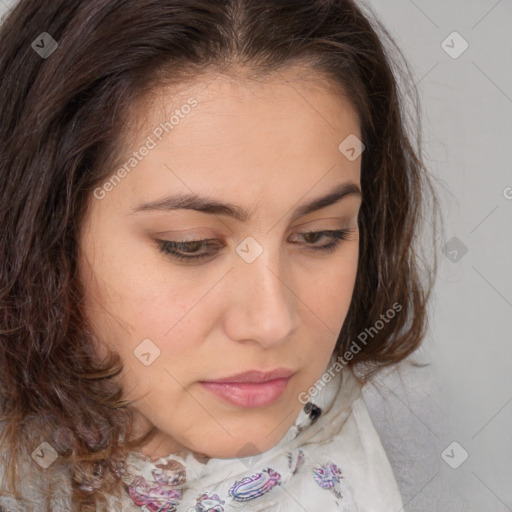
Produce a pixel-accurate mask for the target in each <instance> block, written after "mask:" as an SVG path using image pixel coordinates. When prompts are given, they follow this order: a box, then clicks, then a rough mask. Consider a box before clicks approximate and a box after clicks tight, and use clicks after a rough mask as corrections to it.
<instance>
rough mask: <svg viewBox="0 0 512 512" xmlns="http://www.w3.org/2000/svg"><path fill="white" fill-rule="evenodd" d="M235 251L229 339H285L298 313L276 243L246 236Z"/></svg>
mask: <svg viewBox="0 0 512 512" xmlns="http://www.w3.org/2000/svg"><path fill="white" fill-rule="evenodd" d="M236 251H237V253H238V259H237V260H236V264H235V269H234V273H233V276H232V277H233V279H234V280H235V282H236V283H237V286H238V287H239V290H237V293H236V294H235V296H236V299H235V301H234V303H232V304H231V305H230V311H229V312H228V314H229V318H228V323H227V326H228V329H229V330H230V331H231V332H230V333H228V334H229V335H230V336H231V337H232V339H238V340H242V339H254V340H255V341H258V342H260V343H262V344H266V345H272V344H279V343H282V342H284V341H285V340H286V339H287V338H288V337H289V336H290V334H291V333H292V332H294V331H295V329H296V328H297V326H298V321H299V316H298V311H297V299H296V297H295V296H294V294H293V293H292V290H293V283H292V282H291V279H292V278H291V277H290V274H289V273H288V272H287V271H286V270H287V269H285V268H284V267H283V265H282V259H281V257H280V251H279V245H277V246H271V245H270V244H269V245H268V246H266V247H264V246H263V244H260V243H259V242H257V241H256V240H254V239H249V237H248V239H245V240H244V241H243V242H242V243H241V244H239V246H238V247H237V249H236Z"/></svg>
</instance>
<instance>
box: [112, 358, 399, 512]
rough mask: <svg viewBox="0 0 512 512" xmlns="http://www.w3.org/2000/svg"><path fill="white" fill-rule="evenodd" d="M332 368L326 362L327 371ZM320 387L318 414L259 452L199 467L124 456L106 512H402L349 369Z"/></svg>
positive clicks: (190, 459)
mask: <svg viewBox="0 0 512 512" xmlns="http://www.w3.org/2000/svg"><path fill="white" fill-rule="evenodd" d="M334 363H335V359H334V358H332V359H331V364H330V366H329V367H332V365H333V364H334ZM338 364H339V363H338ZM326 380H327V379H326ZM323 385H324V386H325V387H324V388H323V389H322V390H321V391H320V392H319V393H318V394H317V395H316V397H315V398H312V399H311V400H310V402H312V403H313V404H314V405H315V406H316V407H318V408H319V409H320V414H319V415H318V416H317V417H316V418H315V414H314V413H315V410H316V412H317V413H318V409H315V407H313V412H312V413H310V414H308V413H307V412H306V411H305V410H304V409H302V410H301V412H300V414H299V415H298V417H297V419H296V420H295V423H294V424H293V425H292V427H291V428H290V429H289V430H288V432H287V433H286V434H285V436H284V437H283V438H282V439H281V441H280V442H279V443H278V444H277V445H276V446H274V447H273V448H272V449H270V450H268V451H267V452H265V453H263V454H260V455H255V456H252V457H245V458H238V459H236V458H235V459H215V458H211V459H209V460H207V462H206V463H204V462H200V461H199V460H197V459H196V458H195V457H194V456H193V454H189V455H187V456H186V457H185V458H182V457H179V456H178V455H169V456H166V457H162V458H160V459H158V460H156V461H153V460H151V459H150V458H149V457H146V456H144V455H143V454H141V453H139V452H132V453H131V454H130V456H129V458H128V460H127V461H126V467H125V473H124V475H123V477H122V478H123V482H124V484H125V493H124V495H123V500H122V504H119V503H117V505H116V504H114V503H112V508H111V510H112V512H114V511H116V512H117V511H122V512H206V511H210V512H231V511H241V510H243V511H248V512H264V511H265V512H297V511H307V512H313V511H319V512H331V511H342V512H399V511H401V510H403V504H402V499H401V496H400V493H399V490H398V486H397V483H396V480H395V477H394V475H393V471H392V469H391V466H390V464H389V461H388V459H387V456H386V454H385V451H384V448H383V446H382V443H381V441H380V438H379V436H378V434H377V432H376V430H375V428H374V426H373V423H372V421H371V418H370V416H369V414H368V410H367V408H366V404H365V403H364V399H363V396H362V392H361V385H360V383H359V382H358V381H357V379H356V378H355V376H354V374H353V372H352V370H351V369H350V368H348V367H345V368H343V369H342V370H341V371H339V372H337V373H336V374H335V376H334V377H332V378H331V380H330V381H329V382H327V383H323ZM308 407H309V406H308ZM307 410H308V411H310V409H307Z"/></svg>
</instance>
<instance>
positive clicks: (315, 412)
mask: <svg viewBox="0 0 512 512" xmlns="http://www.w3.org/2000/svg"><path fill="white" fill-rule="evenodd" d="M304 412H305V413H306V414H308V415H309V417H310V418H311V421H312V422H314V421H315V420H316V419H317V418H318V416H320V414H322V409H320V407H318V406H316V405H315V404H314V403H312V402H308V403H307V404H306V405H305V406H304Z"/></svg>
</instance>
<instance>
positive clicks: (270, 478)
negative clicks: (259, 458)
mask: <svg viewBox="0 0 512 512" xmlns="http://www.w3.org/2000/svg"><path fill="white" fill-rule="evenodd" d="M280 480H281V475H280V474H279V473H278V472H277V471H274V470H273V469H272V468H268V469H264V470H263V471H262V472H260V473H255V474H254V475H251V476H248V477H246V478H244V479H243V480H240V481H238V480H237V481H236V482H235V484H234V485H233V486H232V487H231V488H230V489H229V495H230V496H231V497H232V498H233V499H234V500H235V501H249V500H253V499H254V498H259V497H260V496H263V494H266V493H267V492H269V491H270V490H272V489H273V488H274V487H275V486H276V485H278V484H279V481H280Z"/></svg>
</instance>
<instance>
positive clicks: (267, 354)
mask: <svg viewBox="0 0 512 512" xmlns="http://www.w3.org/2000/svg"><path fill="white" fill-rule="evenodd" d="M296 71H297V70H294V69H293V68H290V69H288V70H287V71H282V72H280V73H279V74H277V75H276V76H275V78H273V79H271V80H269V81H268V82H265V83H263V82H258V83H257V82H251V81H248V80H247V81H244V80H241V79H233V78H228V77H227V76H225V75H218V76H215V75H209V76H207V77H203V78H202V79H201V80H197V82H195V83H194V84H192V85H190V84H188V85H187V86H183V85H182V87H181V88H180V89H173V91H172V93H171V92H169V90H166V89H161V90H159V93H160V94H159V95H158V96H157V97H155V98H154V101H152V102H149V103H146V106H145V108H144V110H142V107H140V108H139V112H138V113H139V114H143V121H142V122H138V123H134V124H133V125H132V127H131V129H132V133H131V137H132V138H133V140H134V141H135V142H133V145H130V147H129V148H128V149H127V150H126V155H125V156H126V158H125V160H126V161H129V159H130V157H133V159H132V160H131V161H130V162H131V163H129V165H128V166H127V167H126V168H125V171H124V172H122V171H121V172H120V173H117V178H110V182H109V181H108V180H107V182H103V183H100V185H99V187H100V188H98V189H96V191H95V192H94V195H93V196H92V197H91V203H90V209H89V212H88V215H87V217H86V219H84V224H83V230H82V234H81V240H80V248H81V251H80V258H79V271H80V279H81V282H82V283H83V285H84V288H85V293H86V302H85V307H86V314H87V317H88V319H89V320H90V323H91V326H92V328H93V330H94V332H95V335H96V337H97V341H98V353H99V354H100V355H101V356H102V357H103V356H104V355H105V354H106V349H107V348H108V349H112V350H115V351H117V352H119V354H120V355H121V357H122V359H123V361H124V370H123V372H122V374H121V375H120V377H119V378H120V382H121V384H122V386H123V389H124V392H125V395H126V397H127V398H128V399H131V400H136V404H135V406H134V407H135V409H136V411H137V428H139V427H140V432H138V433H142V428H147V427H149V426H151V425H155V426H156V427H157V428H158V435H157V436H156V437H155V438H154V439H153V440H152V441H151V442H150V443H149V444H148V445H147V446H146V447H145V448H144V450H143V452H144V453H146V454H147V455H149V456H152V457H160V456H165V455H168V454H170V453H179V452H184V451H188V450H191V451H193V452H196V453H201V454H206V455H208V456H210V457H217V458H233V457H242V456H248V455H253V454H255V453H260V452H264V451H267V450H269V449H270V448H272V447H273V446H275V445H276V444H277V443H278V442H279V441H280V440H281V439H282V437H283V436H284V434H285V433H286V432H287V430H288V429H289V428H290V427H291V425H292V424H293V423H294V421H295V420H296V418H297V416H298V414H299V413H300V410H301V409H302V407H303V406H304V401H303V400H302V401H301V400H300V399H299V395H300V394H301V393H303V392H307V390H308V389H309V388H310V387H311V386H312V385H314V383H315V382H316V381H317V380H318V379H320V378H321V376H322V374H323V372H324V370H325V369H326V367H327V365H328V363H329V358H330V356H331V354H332V353H333V350H334V347H335V343H336V339H337V336H338V334H339V332H340V329H341V327H342V325H343V322H344V320H345V316H346V313H347V310H348V307H349V304H350V301H351V297H352V292H353V288H354V283H355V277H356V271H357V262H358V247H359V238H358V231H357V228H358V222H357V219H358V212H359V207H360V204H361V196H360V194H358V193H357V190H356V192H352V193H346V194H345V195H343V193H341V194H339V192H340V190H341V189H340V187H342V188H343V187H346V186H347V185H352V186H353V187H356V188H360V160H361V158H360V156H359V154H360V151H361V149H362V147H359V148H358V146H357V142H358V139H360V132H359V123H358V119H357V116H356V113H355V111H354V110H353V109H352V108H351V106H350V105H349V104H348V103H347V102H346V101H345V100H343V99H342V98H341V97H340V96H339V95H335V94H334V92H332V91H331V92H330V91H329V90H328V89H327V88H326V87H325V85H326V82H325V80H323V81H321V80H320V79H319V78H317V80H316V81H315V82H313V81H308V80H299V79H298V74H297V73H296ZM310 76H312V75H311V74H310ZM173 115H174V117H173V118H171V116H173ZM165 122H167V123H168V124H167V125H165ZM161 123H164V124H163V125H161ZM164 126H165V129H164V128H163V127H164ZM166 130H167V131H168V132H169V133H167V132H166ZM148 137H149V138H148ZM347 137H350V138H349V139H348V141H346V142H344V141H345V139H346V138H347ZM355 137H358V139H355ZM150 139H151V140H152V142H151V141H150ZM160 139H161V140H160ZM127 140H128V139H127ZM354 141H355V142H354ZM343 142H344V144H343V145H342V147H341V149H340V148H339V146H340V144H341V143H343ZM144 147H146V149H142V148H144ZM350 147H353V148H354V150H355V153H354V151H351V150H350ZM347 148H348V149H347ZM358 151H359V153H358ZM134 152H137V156H135V157H134ZM127 169H128V171H127ZM113 171H114V172H117V169H114V170H113ZM105 183H107V184H106V185H105ZM334 192H338V195H337V196H336V197H330V200H326V201H323V202H322V201H320V202H319V203H318V204H316V205H315V200H318V199H319V198H324V197H328V198H329V196H330V194H333V193H334ZM181 196H183V197H185V196H186V197H187V198H188V199H179V197H181ZM190 198H195V202H194V203H193V202H192V201H191V200H190ZM207 202H208V203H210V202H211V203H216V205H217V206H210V207H208V208H202V210H201V209H200V208H201V206H204V205H205V204H206V203H207ZM187 203H188V206H189V207H186V206H187ZM311 204H313V207H312V208H307V209H305V208H304V207H305V205H311ZM144 205H145V206H144ZM221 205H222V206H221ZM224 205H225V206H224ZM227 205H230V208H228V206H227ZM242 212H244V214H243V215H242ZM233 213H235V214H237V215H236V216H235V215H234V214H233ZM331 230H332V231H339V230H348V232H347V233H346V237H347V239H346V240H343V239H341V240H338V242H339V243H338V245H337V246H334V248H333V247H331V248H330V249H329V246H330V245H331V246H333V244H334V243H335V242H336V238H333V237H330V236H329V234H324V235H322V234H318V235H304V234H301V233H304V232H311V231H331ZM201 239H208V240H209V241H208V242H206V243H203V244H200V243H196V242H195V241H196V240H201ZM181 242H186V243H185V244H183V243H181ZM323 247H324V248H325V247H328V249H326V250H322V248H323ZM179 255H182V256H184V257H187V255H188V257H191V256H199V255H203V256H204V257H202V258H196V259H192V258H191V259H183V260H180V259H178V256H179ZM277 368H286V369H288V370H290V371H291V372H293V375H292V376H291V377H290V378H289V379H288V380H287V381H283V380H281V381H274V383H273V384H272V383H271V384H267V385H262V384H246V385H238V386H222V385H221V386H216V387H215V389H217V390H221V392H224V393H225V394H226V395H222V394H218V393H217V392H216V391H214V390H212V389H211V388H208V387H206V386H205V385H204V384H202V382H203V381H209V380H218V379H224V380H228V379H227V378H228V377H230V376H232V375H235V374H238V373H241V372H245V371H249V370H260V371H270V370H274V369H277ZM279 383H281V384H282V386H281V387H279ZM279 389H281V393H280V394H279V393H278V390H279ZM222 390H223V391H222ZM302 396H303V395H302ZM230 397H231V398H230Z"/></svg>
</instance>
